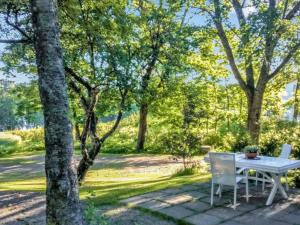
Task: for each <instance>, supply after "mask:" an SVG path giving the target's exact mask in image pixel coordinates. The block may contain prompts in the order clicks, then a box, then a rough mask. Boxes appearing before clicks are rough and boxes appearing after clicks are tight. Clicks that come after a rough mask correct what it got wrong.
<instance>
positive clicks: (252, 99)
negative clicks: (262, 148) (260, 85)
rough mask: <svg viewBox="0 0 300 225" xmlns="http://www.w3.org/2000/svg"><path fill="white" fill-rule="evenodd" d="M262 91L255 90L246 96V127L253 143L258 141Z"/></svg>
mask: <svg viewBox="0 0 300 225" xmlns="http://www.w3.org/2000/svg"><path fill="white" fill-rule="evenodd" d="M263 94H264V91H255V93H254V94H253V95H251V96H248V98H247V100H248V102H247V103H248V117H247V127H248V131H249V133H250V137H251V140H252V143H253V144H258V143H259V134H260V117H261V110H262V101H263Z"/></svg>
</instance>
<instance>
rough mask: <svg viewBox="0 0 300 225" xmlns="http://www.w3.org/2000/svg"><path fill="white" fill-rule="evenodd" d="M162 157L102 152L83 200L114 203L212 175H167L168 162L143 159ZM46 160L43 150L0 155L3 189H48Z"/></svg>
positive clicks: (83, 194) (85, 187) (90, 177)
mask: <svg viewBox="0 0 300 225" xmlns="http://www.w3.org/2000/svg"><path fill="white" fill-rule="evenodd" d="M153 157H155V159H153ZM161 158H162V159H165V158H166V156H163V155H162V156H157V155H155V156H151V155H146V154H138V155H111V154H101V159H103V163H101V159H100V161H99V162H98V163H97V164H95V165H94V166H93V169H92V170H91V171H90V172H89V173H88V176H87V178H86V182H85V183H84V185H83V186H82V187H80V196H81V199H83V200H87V199H88V200H89V201H92V202H93V203H95V205H100V204H114V203H117V202H118V201H119V200H121V199H125V198H128V197H131V196H134V195H139V194H143V193H146V192H151V191H155V190H159V189H164V188H169V187H175V186H181V185H184V184H190V183H193V182H199V181H206V180H207V179H208V178H209V175H207V174H206V173H203V172H202V173H197V174H194V175H189V176H173V174H172V173H169V174H166V171H168V170H169V168H168V166H165V165H164V164H159V165H158V166H157V167H156V166H154V167H152V166H148V167H147V166H146V167H145V166H144V165H143V162H140V161H141V160H145V162H146V163H149V164H151V163H152V161H151V160H157V161H159V160H160V159H161ZM43 159H44V158H43V154H42V153H31V154H21V153H20V154H15V155H10V156H9V157H5V158H0V169H2V170H3V169H6V170H5V172H4V173H3V172H1V173H0V174H1V175H0V191H37V192H43V191H45V177H44V167H43V164H42V163H43ZM159 162H160V161H159ZM170 166H172V164H171V165H170ZM177 166H178V165H177ZM179 166H180V165H179ZM144 170H145V171H144ZM173 170H175V168H173Z"/></svg>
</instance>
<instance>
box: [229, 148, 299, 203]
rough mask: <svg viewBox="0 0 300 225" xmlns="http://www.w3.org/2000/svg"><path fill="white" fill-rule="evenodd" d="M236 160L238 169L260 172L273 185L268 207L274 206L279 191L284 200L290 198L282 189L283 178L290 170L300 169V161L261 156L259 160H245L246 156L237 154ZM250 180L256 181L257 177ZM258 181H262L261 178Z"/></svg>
mask: <svg viewBox="0 0 300 225" xmlns="http://www.w3.org/2000/svg"><path fill="white" fill-rule="evenodd" d="M235 160H236V167H237V168H244V169H246V170H249V169H253V170H258V171H260V173H261V174H263V175H264V176H265V178H266V179H267V181H269V182H270V183H272V184H273V187H272V190H271V192H270V195H269V197H268V200H267V202H266V205H271V204H272V202H273V199H274V197H275V194H276V193H277V191H278V190H279V191H280V193H281V194H282V196H283V197H284V198H287V197H288V196H287V194H286V192H285V190H284V188H283V187H282V184H281V177H282V175H284V174H285V173H286V172H287V171H288V170H292V169H296V168H300V160H292V159H283V158H277V157H267V156H259V159H245V155H244V154H238V153H237V154H236V157H235ZM249 178H250V179H256V178H255V177H253V178H251V177H249ZM258 179H259V180H262V179H260V178H258Z"/></svg>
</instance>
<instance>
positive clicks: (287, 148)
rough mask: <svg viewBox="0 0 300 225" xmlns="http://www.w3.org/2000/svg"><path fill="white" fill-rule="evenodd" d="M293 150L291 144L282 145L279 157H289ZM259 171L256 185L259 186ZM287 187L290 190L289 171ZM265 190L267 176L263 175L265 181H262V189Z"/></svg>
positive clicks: (286, 179) (286, 181)
mask: <svg viewBox="0 0 300 225" xmlns="http://www.w3.org/2000/svg"><path fill="white" fill-rule="evenodd" d="M291 151H292V146H291V145H289V144H283V145H282V147H281V153H280V155H279V156H278V157H279V158H283V159H288V158H289V157H290V154H291ZM258 173H259V171H257V172H256V186H257V176H258ZM285 188H286V190H287V191H288V190H289V184H288V178H287V173H285ZM264 190H265V177H264V175H263V182H262V191H264Z"/></svg>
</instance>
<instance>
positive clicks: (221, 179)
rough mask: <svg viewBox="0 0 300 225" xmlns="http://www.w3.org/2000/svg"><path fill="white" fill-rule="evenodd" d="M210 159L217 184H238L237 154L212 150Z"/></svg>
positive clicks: (213, 176)
mask: <svg viewBox="0 0 300 225" xmlns="http://www.w3.org/2000/svg"><path fill="white" fill-rule="evenodd" d="M209 159H210V166H211V173H212V179H213V182H214V183H215V184H223V185H232V186H233V185H235V184H236V168H235V154H232V153H219V152H210V153H209Z"/></svg>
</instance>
